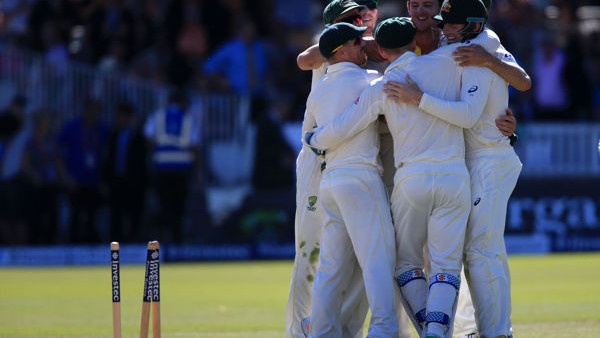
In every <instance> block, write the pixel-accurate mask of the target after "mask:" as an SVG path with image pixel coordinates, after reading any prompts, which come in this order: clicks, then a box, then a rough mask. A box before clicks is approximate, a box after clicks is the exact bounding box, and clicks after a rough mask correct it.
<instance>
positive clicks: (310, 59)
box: [296, 44, 327, 70]
mask: <svg viewBox="0 0 600 338" xmlns="http://www.w3.org/2000/svg"><path fill="white" fill-rule="evenodd" d="M326 61H327V59H325V58H324V57H323V55H321V52H320V51H319V45H318V44H316V45H312V46H310V47H308V48H307V49H306V50H305V51H303V52H302V53H300V54H298V57H297V58H296V63H297V64H298V67H299V68H300V69H302V70H313V69H317V68H319V67H321V65H322V64H323V63H324V62H326Z"/></svg>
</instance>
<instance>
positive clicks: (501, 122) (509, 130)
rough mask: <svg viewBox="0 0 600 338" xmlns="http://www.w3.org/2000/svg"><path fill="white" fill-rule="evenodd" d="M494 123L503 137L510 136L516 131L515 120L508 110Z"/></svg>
mask: <svg viewBox="0 0 600 338" xmlns="http://www.w3.org/2000/svg"><path fill="white" fill-rule="evenodd" d="M495 122H496V127H498V129H499V130H500V132H501V133H502V135H504V136H511V135H512V134H514V132H515V130H517V119H516V118H515V116H514V115H513V112H512V110H511V109H510V108H506V115H502V116H500V117H498V118H497V119H496V121H495Z"/></svg>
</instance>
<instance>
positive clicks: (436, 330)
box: [425, 273, 460, 337]
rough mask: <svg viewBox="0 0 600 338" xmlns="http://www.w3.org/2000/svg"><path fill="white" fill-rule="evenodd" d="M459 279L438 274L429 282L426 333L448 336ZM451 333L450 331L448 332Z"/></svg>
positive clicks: (458, 288) (452, 319) (456, 299)
mask: <svg viewBox="0 0 600 338" xmlns="http://www.w3.org/2000/svg"><path fill="white" fill-rule="evenodd" d="M459 290H460V278H459V277H457V276H454V275H451V274H448V273H438V274H436V275H435V276H433V277H432V278H431V279H430V281H429V298H428V300H427V316H426V318H425V327H426V332H427V333H428V334H429V333H431V334H433V335H436V336H440V337H446V336H449V334H448V333H449V332H448V331H449V330H448V329H449V328H451V327H452V324H453V321H454V313H455V312H456V304H457V301H458V297H457V296H458V291H459ZM450 333H451V330H450Z"/></svg>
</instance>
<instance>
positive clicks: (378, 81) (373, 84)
mask: <svg viewBox="0 0 600 338" xmlns="http://www.w3.org/2000/svg"><path fill="white" fill-rule="evenodd" d="M384 78H385V76H381V75H380V76H378V77H377V78H375V79H373V80H371V82H370V83H369V88H372V87H375V88H377V87H383V84H384Z"/></svg>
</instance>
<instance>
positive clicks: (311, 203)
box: [306, 196, 317, 211]
mask: <svg viewBox="0 0 600 338" xmlns="http://www.w3.org/2000/svg"><path fill="white" fill-rule="evenodd" d="M316 203H317V196H308V206H307V207H306V209H308V210H310V211H315V210H317V207H315V204H316Z"/></svg>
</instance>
